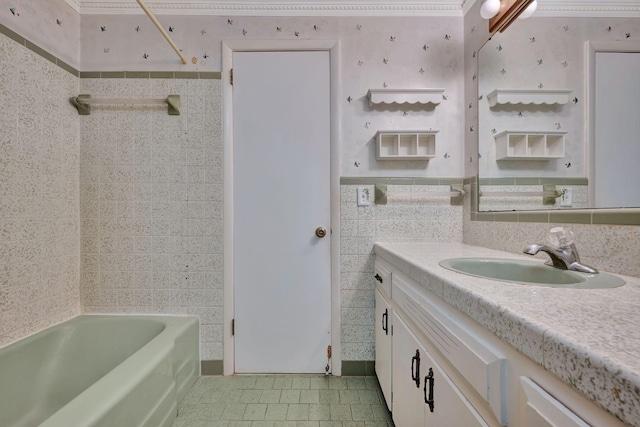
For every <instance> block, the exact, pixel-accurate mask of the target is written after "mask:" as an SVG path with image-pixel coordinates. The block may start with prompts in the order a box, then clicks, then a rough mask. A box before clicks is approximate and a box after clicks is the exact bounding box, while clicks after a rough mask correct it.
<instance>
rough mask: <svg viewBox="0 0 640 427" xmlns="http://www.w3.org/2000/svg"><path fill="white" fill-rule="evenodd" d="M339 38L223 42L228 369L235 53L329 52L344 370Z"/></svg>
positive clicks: (229, 357) (336, 283)
mask: <svg viewBox="0 0 640 427" xmlns="http://www.w3.org/2000/svg"><path fill="white" fill-rule="evenodd" d="M339 48H340V42H339V41H338V40H227V41H223V42H222V134H223V150H224V153H223V155H224V188H223V193H224V195H223V201H224V209H223V214H224V220H223V226H224V266H223V274H224V285H223V288H224V303H223V310H224V314H223V332H224V333H223V346H224V350H223V373H224V375H233V374H234V373H235V340H234V337H233V335H232V322H233V319H234V317H235V300H234V282H235V278H234V271H233V266H234V245H233V235H234V233H233V231H234V224H233V212H234V211H233V188H234V187H233V161H234V156H233V86H232V84H231V81H230V78H229V76H230V74H231V73H230V71H231V69H232V68H233V53H234V52H269V51H328V52H329V61H330V67H331V70H330V79H331V83H330V85H331V89H330V90H331V94H330V96H331V98H330V109H331V112H330V126H331V130H330V139H331V141H330V150H331V155H330V163H331V167H330V184H329V185H330V194H331V195H330V199H331V200H330V208H331V349H332V357H331V372H332V374H333V375H338V376H339V375H341V374H342V355H341V354H342V351H341V350H342V334H341V323H342V322H341V315H340V313H341V309H340V308H341V297H340V145H339V136H340V104H339V99H340V81H339V76H340V63H339V60H340V49H339Z"/></svg>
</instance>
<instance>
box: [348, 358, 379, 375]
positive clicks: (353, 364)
mask: <svg viewBox="0 0 640 427" xmlns="http://www.w3.org/2000/svg"><path fill="white" fill-rule="evenodd" d="M375 365H376V362H375V360H343V361H342V376H343V377H372V376H375V374H376V366H375Z"/></svg>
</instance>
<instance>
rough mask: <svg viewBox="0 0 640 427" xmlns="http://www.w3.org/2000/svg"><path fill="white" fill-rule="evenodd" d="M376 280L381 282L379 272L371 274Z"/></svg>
mask: <svg viewBox="0 0 640 427" xmlns="http://www.w3.org/2000/svg"><path fill="white" fill-rule="evenodd" d="M373 277H374V278H375V279H376V280H377V281H378V282H380V283H382V277H380V275H379V274H376V275H375V276H373Z"/></svg>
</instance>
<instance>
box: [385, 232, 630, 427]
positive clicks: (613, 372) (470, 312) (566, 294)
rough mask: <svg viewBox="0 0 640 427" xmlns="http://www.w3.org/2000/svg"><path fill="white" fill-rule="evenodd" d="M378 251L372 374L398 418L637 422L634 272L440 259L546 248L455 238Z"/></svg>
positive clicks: (398, 421)
mask: <svg viewBox="0 0 640 427" xmlns="http://www.w3.org/2000/svg"><path fill="white" fill-rule="evenodd" d="M375 253H376V266H375V279H376V319H375V322H376V323H375V325H376V374H377V376H378V379H379V381H380V385H381V387H382V390H383V394H384V396H385V399H386V402H387V406H388V407H389V409H390V410H391V411H392V414H393V420H394V423H395V425H396V427H417V426H423V425H424V426H447V427H448V426H453V427H455V426H465V427H467V426H468V427H475V426H501V425H502V426H517V427H521V426H522V427H525V426H529V427H534V426H535V427H543V426H544V427H546V426H557V427H573V426H602V427H604V426H606V427H618V426H624V425H632V426H637V427H640V357H638V356H640V279H637V278H631V277H623V278H624V279H625V281H626V282H627V284H626V285H624V286H622V287H618V288H613V289H562V288H549V287H539V286H531V285H522V284H516V283H509V282H500V281H495V280H490V279H484V278H478V277H472V276H468V275H464V274H460V273H457V272H454V271H450V270H447V269H445V268H443V267H441V266H440V265H439V262H440V261H441V260H443V259H446V258H455V257H496V258H514V259H526V260H528V261H529V260H533V259H539V261H540V262H541V263H542V262H544V260H545V259H546V257H545V256H539V257H535V258H533V257H526V256H519V255H515V254H508V253H504V252H499V251H494V250H489V249H485V248H480V247H474V246H468V245H464V244H459V243H444V244H442V243H437V244H425V243H376V245H375ZM549 268H552V267H549ZM620 420H622V421H620Z"/></svg>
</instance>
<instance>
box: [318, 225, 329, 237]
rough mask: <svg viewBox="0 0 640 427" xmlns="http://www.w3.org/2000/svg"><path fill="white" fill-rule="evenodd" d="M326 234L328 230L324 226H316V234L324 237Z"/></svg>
mask: <svg viewBox="0 0 640 427" xmlns="http://www.w3.org/2000/svg"><path fill="white" fill-rule="evenodd" d="M326 235H327V230H326V229H325V228H324V227H318V228H316V236H318V237H319V238H321V239H322V238H323V237H324V236H326Z"/></svg>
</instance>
